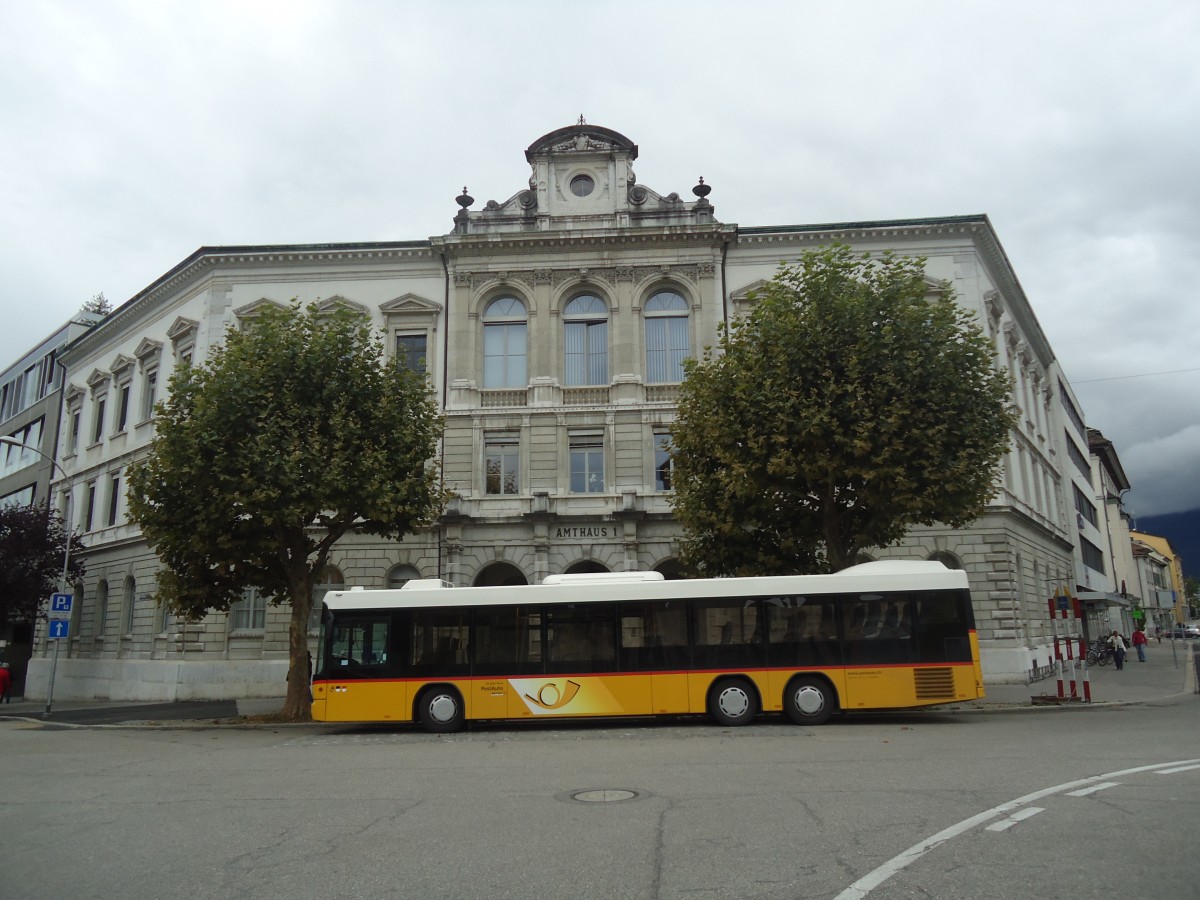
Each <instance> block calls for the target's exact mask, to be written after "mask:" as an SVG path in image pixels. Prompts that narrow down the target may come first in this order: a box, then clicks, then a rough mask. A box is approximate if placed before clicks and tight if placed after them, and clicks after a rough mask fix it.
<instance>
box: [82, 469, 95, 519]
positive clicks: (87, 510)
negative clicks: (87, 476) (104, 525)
mask: <svg viewBox="0 0 1200 900" xmlns="http://www.w3.org/2000/svg"><path fill="white" fill-rule="evenodd" d="M95 513H96V482H94V481H89V482H88V486H87V506H85V507H84V512H83V530H84V531H91V530H92V517H93V516H94V515H95Z"/></svg>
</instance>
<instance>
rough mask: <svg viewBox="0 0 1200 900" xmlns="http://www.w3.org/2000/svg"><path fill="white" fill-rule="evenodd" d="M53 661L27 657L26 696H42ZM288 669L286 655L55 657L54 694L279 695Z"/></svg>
mask: <svg viewBox="0 0 1200 900" xmlns="http://www.w3.org/2000/svg"><path fill="white" fill-rule="evenodd" d="M52 664H53V660H52V659H49V658H45V657H37V658H34V659H31V660H30V661H29V672H28V674H27V676H26V679H25V697H26V698H27V699H30V700H45V699H46V695H47V693H48V691H49V687H50V671H51V666H52ZM287 672H288V662H287V660H286V659H277V660H212V661H210V662H205V661H203V660H197V661H195V662H186V661H185V662H177V661H168V660H151V659H59V661H58V668H57V670H56V671H55V673H54V699H55V700H130V701H148V700H150V701H161V702H172V701H175V700H243V699H248V698H273V697H283V696H284V695H285V694H286V693H287Z"/></svg>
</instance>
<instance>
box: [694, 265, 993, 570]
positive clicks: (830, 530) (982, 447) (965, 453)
mask: <svg viewBox="0 0 1200 900" xmlns="http://www.w3.org/2000/svg"><path fill="white" fill-rule="evenodd" d="M924 264H925V260H924V259H922V258H909V257H901V256H897V255H895V254H892V253H887V254H884V255H883V256H880V257H875V258H870V257H869V256H862V257H859V256H856V255H854V254H853V253H852V251H851V250H850V248H849V247H846V246H844V245H834V246H832V247H828V248H823V249H820V250H813V251H810V252H808V253H805V254H804V256H803V258H802V259H801V260H800V262H799V263H798V264H796V265H784V266H781V267H780V270H779V272H778V274H777V275H776V276H775V278H774V279H773V280H772V281H771V282H770V283H769V284H768V285H767V286H766V287H765V288H763V289H762V290H761V291H759V292H758V296H757V298H756V299H757V303H756V305H755V307H754V308H753V310H752V311H751V313H750V315H749V316H748V317H747V318H746V319H745V320H744V321H742V322H739V323H735V324H734V325H733V326H732V327H731V328H729V329H726V330H724V331H723V332H722V334H721V339H720V344H719V346H720V351H721V352H720V353H714V352H713V351H712V350H711V349H710V350H708V351H706V353H705V355H704V357H703V359H702V360H691V361H689V362H688V364H687V370H686V372H687V377H686V379H685V381H684V383H683V385H682V388H681V394H680V403H679V414H678V417H677V420H676V422H675V425H674V427H673V428H672V444H673V450H672V455H673V459H674V464H675V475H674V488H675V499H674V504H675V515H676V518H677V519H678V520H679V521H680V522H681V523H682V525H683V526H684V529H685V539H684V545H683V556H684V561H685V562H686V563H688V564H690V565H691V566H692V567H694V568H695V569H697V570H698V571H701V572H703V573H705V574H716V575H734V574H768V573H770V574H780V573H796V572H820V571H829V570H832V571H836V570H838V569H841V568H843V567H845V566H847V565H850V564H852V563H853V562H854V560H855V558H856V556H857V555H858V554H859V552H860V551H862V550H864V549H866V548H870V547H884V546H888V545H889V544H894V543H897V542H898V541H900V540H901V539H902V538H903V536H904V534H905V533H906V531H907V530H908V529H909V528H910V527H911V526H913V525H916V524H925V525H931V524H933V523H935V522H943V523H945V524H947V525H950V526H951V527H955V528H958V527H962V526H965V525H966V524H968V523H969V522H971V521H972V520H974V519H976V518H977V517H979V516H980V515H981V514H982V513H983V511H984V508H985V506H986V504H987V502H988V500H989V499H990V498H991V496H992V495H993V492H994V488H993V485H994V480H995V478H996V476H997V472H998V467H999V464H1000V461H1001V458H1002V456H1003V453H1004V451H1005V448H1006V447H1007V444H1008V437H1009V429H1010V428H1011V427H1013V425H1014V423H1015V418H1014V415H1013V410H1012V407H1011V404H1010V401H1009V395H1010V389H1011V385H1010V379H1009V378H1008V376H1007V374H1006V373H1005V372H1003V371H1000V370H998V369H997V368H996V367H995V364H994V361H993V348H992V344H991V342H990V341H989V339H988V338H987V336H986V335H985V334H984V333H983V332H982V330H981V329H980V328H979V326H978V325H977V324H976V323H975V322H974V317H973V314H972V313H970V312H968V311H966V310H964V309H963V308H962V307H960V306H959V305H958V304H956V303H955V301H954V298H953V295H952V293H951V291H950V288H949V286H948V285H943V286H942V287H941V288H939V289H933V290H931V288H930V286H929V283H928V282H927V281H926V280H925V277H924Z"/></svg>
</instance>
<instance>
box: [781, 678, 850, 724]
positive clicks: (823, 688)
mask: <svg viewBox="0 0 1200 900" xmlns="http://www.w3.org/2000/svg"><path fill="white" fill-rule="evenodd" d="M783 708H784V709H785V710H787V715H788V718H789V719H791V720H792V721H793V722H795V723H796V724H797V725H823V724H824V723H825V722H827V721H828V720H829V717H830V716H832V715H833V713H834V711H835V710H836V709H837V700H836V698H835V697H834V696H833V691H832V689H830V687H829V685H828V684H827V683H825V682H824V681H822V680H821V679H820V678H793V679H792V680H791V681H790V682H789V683H788V686H787V690H786V691H785V692H784V695H783Z"/></svg>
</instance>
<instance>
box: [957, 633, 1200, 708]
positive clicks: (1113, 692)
mask: <svg viewBox="0 0 1200 900" xmlns="http://www.w3.org/2000/svg"><path fill="white" fill-rule="evenodd" d="M1195 649H1200V647H1198V646H1197V642H1196V641H1184V640H1177V641H1174V642H1172V641H1163V642H1162V643H1161V644H1159V643H1155V642H1154V641H1151V642H1150V644H1149V645H1148V646H1147V647H1146V661H1145V662H1144V663H1140V662H1138V658H1137V653H1136V652H1134V651H1132V650H1131V651H1130V653H1129V655H1128V656H1127V657H1126V658H1125V667H1124V668H1123V669H1122V670H1121V671H1119V672H1118V671H1117V668H1116V666H1114V665H1113V664H1112V663H1109V664H1108V665H1107V666H1091V667H1089V668H1088V670H1087V677H1088V680H1089V681H1090V688H1091V697H1092V702H1091V704H1090V706H1092V707H1096V706H1115V705H1121V704H1136V703H1150V702H1153V701H1156V700H1167V699H1169V698H1180V697H1182V696H1184V695H1187V696H1191V695H1193V694H1194V693H1195V691H1196V677H1195V671H1194V669H1193V666H1194V665H1195V663H1194V656H1193V650H1195ZM1075 678H1076V685H1075V692H1076V694H1077V695H1078V696H1079V697H1083V696H1084V687H1083V666H1082V665H1080V666H1079V667H1078V668H1076V670H1075ZM1063 679H1064V681H1063V692H1064V694H1066V695H1067V696H1070V695H1071V684H1070V679H1071V670H1070V668H1069V667H1068V668H1065V669H1064V672H1063ZM984 690H985V692H986V694H987V696H986V697H985V698H984V699H982V700H975V701H972V702H971V703H963V704H959V705H956V706H954V707H950V708H952V709H955V710H957V711H960V712H969V711H973V710H975V711H979V710H987V709H993V710H994V709H1012V708H1014V707H1026V708H1031V709H1068V708H1070V709H1077V708H1087V707H1088V706H1089V704H1087V703H1081V702H1069V703H1062V704H1054V703H1052V704H1051V705H1048V706H1042V705H1035V704H1034V703H1033V698H1035V697H1041V696H1046V695H1049V696H1050V697H1051V698H1057V696H1058V678H1057V677H1056V676H1053V675H1052V676H1050V677H1049V678H1043V679H1042V680H1041V681H1035V682H1033V683H1031V684H1024V683H1021V684H986V685H985V686H984ZM1198 699H1200V698H1198Z"/></svg>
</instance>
